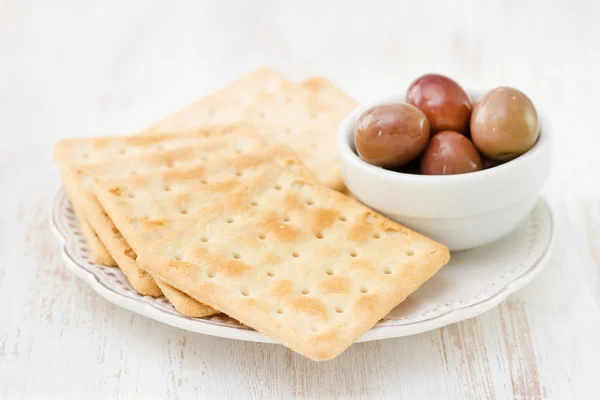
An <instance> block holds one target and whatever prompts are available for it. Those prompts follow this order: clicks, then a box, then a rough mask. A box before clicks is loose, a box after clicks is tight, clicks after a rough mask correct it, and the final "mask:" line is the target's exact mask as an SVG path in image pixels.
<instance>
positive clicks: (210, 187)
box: [88, 146, 309, 317]
mask: <svg viewBox="0 0 600 400" xmlns="http://www.w3.org/2000/svg"><path fill="white" fill-rule="evenodd" d="M213 155H214V153H213ZM132 164H133V165H138V166H139V165H140V164H142V160H138V162H136V163H132ZM271 164H275V165H282V166H286V167H288V168H293V167H298V168H301V166H300V164H301V163H300V161H299V160H298V159H297V156H296V155H295V154H294V153H293V152H291V151H290V150H289V149H288V148H286V147H282V146H275V147H271V148H267V149H264V150H263V151H260V152H255V153H249V154H246V155H241V156H238V157H234V158H225V159H218V160H215V161H207V162H204V163H203V164H202V165H201V166H199V167H196V168H192V169H188V170H169V171H166V172H161V173H155V174H148V175H136V176H131V177H128V178H122V179H112V180H103V181H101V182H100V183H99V184H98V185H97V187H96V189H95V193H96V197H97V199H98V200H99V202H100V204H99V205H100V207H101V208H102V209H103V211H105V212H106V213H107V214H108V215H109V217H110V218H108V217H107V220H108V221H110V223H114V226H113V228H114V229H115V230H116V231H118V232H119V233H120V234H122V235H123V236H124V237H125V239H124V242H125V243H126V244H128V245H130V246H131V250H130V251H129V254H131V255H132V258H131V262H135V261H134V260H135V257H136V256H135V255H136V253H138V254H139V253H140V252H141V251H143V250H144V249H145V248H146V247H148V246H149V245H150V244H152V243H153V242H155V241H157V240H159V239H161V238H162V237H163V236H164V235H165V234H167V233H168V232H169V231H170V230H172V229H176V228H177V227H178V226H180V225H181V224H182V223H184V221H185V220H186V219H187V216H188V215H189V214H191V213H193V212H194V211H195V210H197V209H199V208H202V207H205V206H208V205H212V204H215V203H217V202H220V201H223V200H224V199H225V198H226V197H227V196H228V195H229V193H230V192H231V191H232V190H234V189H235V188H236V186H238V185H239V184H240V183H241V182H243V181H245V180H248V179H251V178H252V177H253V176H255V174H256V172H257V171H259V170H260V169H261V168H262V167H264V166H266V165H271ZM103 168H104V166H100V165H99V166H96V167H95V169H96V170H98V169H103ZM121 168H123V167H122V166H121ZM125 169H126V167H125ZM301 170H302V171H304V169H303V168H302V169H301ZM88 172H89V171H88ZM92 173H93V171H92ZM304 173H305V174H308V172H304ZM306 177H307V178H308V177H309V175H306ZM96 214H97V213H96ZM125 252H127V251H126V250H125ZM156 282H157V284H158V285H159V287H160V288H161V289H163V293H164V294H165V296H166V297H167V299H169V300H170V301H171V303H172V304H173V306H174V307H175V308H176V309H177V310H178V311H179V312H181V313H182V314H184V315H187V316H193V317H202V316H206V315H210V314H213V313H215V311H214V310H212V309H211V308H209V307H208V306H204V305H202V304H200V303H198V302H196V301H195V300H193V299H192V298H190V297H188V296H187V295H186V294H185V293H182V292H180V291H177V290H176V289H174V288H172V287H170V286H169V285H167V284H165V283H164V282H161V280H160V279H156Z"/></svg>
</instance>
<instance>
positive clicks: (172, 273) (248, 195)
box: [104, 166, 450, 360]
mask: <svg viewBox="0 0 600 400" xmlns="http://www.w3.org/2000/svg"><path fill="white" fill-rule="evenodd" d="M109 195H110V191H108V190H106V192H105V193H104V197H108V196H109ZM113 196H114V195H113ZM449 257H450V256H449V252H448V249H447V248H446V247H444V246H442V245H441V244H439V243H436V242H434V241H433V240H431V239H428V238H426V237H424V236H422V235H420V234H418V233H416V232H413V231H411V230H409V229H407V228H405V227H403V226H401V225H399V224H397V223H395V222H393V221H391V220H389V219H387V218H385V217H383V216H381V215H379V214H377V213H376V212H374V211H372V210H370V209H369V208H367V207H365V206H363V205H361V204H360V203H358V202H356V201H354V200H352V199H350V198H348V197H346V196H344V195H343V194H340V193H338V192H336V191H333V190H330V189H328V188H326V187H325V186H323V185H320V184H319V183H317V182H315V181H311V180H308V179H304V178H303V177H301V176H298V174H297V173H294V171H290V170H289V169H286V168H280V167H276V166H269V167H267V168H266V169H265V171H264V172H263V173H262V174H261V175H260V176H258V177H257V178H256V179H255V180H253V181H251V182H249V183H248V184H247V185H244V186H241V187H240V188H239V189H238V190H236V191H235V193H232V194H230V196H229V198H228V199H227V200H226V201H224V202H220V203H217V204H215V205H213V206H211V207H207V208H204V209H200V210H197V211H196V212H195V214H194V215H193V216H192V218H191V221H190V222H189V224H188V225H187V226H185V227H183V228H180V229H176V230H173V231H172V232H171V233H170V234H169V235H168V236H167V237H165V238H164V239H162V240H160V241H159V242H157V243H156V244H154V245H152V246H150V248H149V249H147V250H146V251H143V252H142V253H141V254H140V255H139V258H138V262H139V264H140V265H141V266H142V268H144V269H146V270H147V271H150V272H151V273H152V274H155V275H156V276H158V277H159V278H160V279H162V280H164V281H165V282H168V283H169V284H171V285H172V286H174V287H176V288H177V289H179V290H181V291H183V292H185V293H187V294H188V295H190V296H192V297H194V298H195V299H197V300H198V301H201V302H203V303H205V304H208V305H210V306H212V307H214V308H216V309H218V310H220V311H222V312H224V313H226V314H227V315H229V316H230V317H232V318H235V319H237V320H239V321H240V322H242V323H244V324H246V325H248V326H251V327H253V328H254V329H256V330H258V331H260V332H263V333H265V334H267V335H268V336H270V337H272V338H274V339H276V340H278V341H279V342H281V343H283V344H284V345H286V346H288V347H289V348H291V349H293V350H295V351H297V352H299V353H300V354H303V355H305V356H307V357H309V358H311V359H313V360H327V359H331V358H333V357H335V356H337V355H338V354H340V353H341V352H342V351H343V350H345V349H346V348H347V347H348V346H350V345H351V344H352V343H353V342H354V341H355V340H357V339H358V338H359V337H360V336H361V335H362V334H364V333H365V332H366V331H368V330H369V329H370V328H371V327H373V325H375V323H377V321H379V320H380V319H381V318H383V317H385V315H386V314H387V313H388V312H389V311H390V310H391V309H392V308H394V307H395V306H397V305H398V304H399V303H400V302H402V301H403V300H404V299H405V298H406V297H407V296H408V295H409V294H410V293H412V292H413V291H414V290H416V289H417V288H418V287H419V286H420V285H421V284H422V283H423V282H425V281H426V280H428V279H429V278H431V277H432V276H433V274H435V273H436V272H437V271H438V270H439V269H440V268H441V267H442V266H443V265H444V264H446V263H447V262H448V260H449Z"/></svg>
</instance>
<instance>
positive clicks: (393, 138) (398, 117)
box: [354, 103, 429, 167]
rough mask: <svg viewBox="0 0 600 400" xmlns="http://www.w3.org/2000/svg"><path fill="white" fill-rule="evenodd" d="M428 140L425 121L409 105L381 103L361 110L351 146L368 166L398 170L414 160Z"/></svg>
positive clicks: (421, 115) (420, 114)
mask: <svg viewBox="0 0 600 400" xmlns="http://www.w3.org/2000/svg"><path fill="white" fill-rule="evenodd" d="M428 140H429V122H428V121H427V118H426V117H425V114H423V113H422V112H421V111H420V110H419V109H418V108H416V107H414V106H411V105H410V104H405V103H397V104H383V105H379V106H375V107H373V108H370V109H369V110H367V111H365V112H364V113H363V114H362V115H361V116H360V118H359V119H358V121H357V123H356V127H355V130H354V143H355V144H356V151H357V152H358V155H359V156H360V157H361V158H362V159H363V160H365V161H366V162H368V163H369V164H373V165H377V166H380V167H398V166H401V165H404V164H406V163H408V162H409V161H411V160H412V159H414V158H415V157H417V156H418V155H419V154H420V153H421V152H422V151H423V149H424V148H425V146H426V145H427V141H428Z"/></svg>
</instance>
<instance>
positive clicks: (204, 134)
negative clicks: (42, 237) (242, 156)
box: [55, 124, 258, 296]
mask: <svg viewBox="0 0 600 400" xmlns="http://www.w3.org/2000/svg"><path fill="white" fill-rule="evenodd" d="M235 133H237V134H240V135H246V136H248V137H249V139H248V140H251V139H252V138H258V136H257V134H256V130H255V128H254V127H252V126H251V125H248V124H237V125H231V126H221V127H210V128H204V129H197V130H195V131H191V132H187V133H181V134H167V135H165V134H160V135H151V136H116V137H102V138H82V139H65V140H61V141H60V142H58V143H57V145H56V147H55V157H56V159H57V162H58V165H59V168H60V170H61V175H62V177H63V182H64V184H65V188H66V190H67V194H68V195H69V198H70V199H71V202H72V204H73V208H74V209H75V210H76V212H77V211H79V212H78V217H79V218H80V221H84V222H83V224H82V228H83V229H85V227H86V226H87V227H88V228H90V227H91V228H94V230H95V232H94V230H92V229H88V235H87V236H88V237H86V239H88V238H92V239H89V240H90V242H88V245H89V246H90V247H91V248H100V246H102V248H103V247H104V246H103V244H102V243H101V242H100V241H97V242H95V241H94V239H93V238H95V237H96V234H98V235H99V236H100V239H102V240H103V241H105V242H106V241H110V242H111V243H112V245H111V246H110V247H111V248H110V249H108V250H109V252H110V253H111V255H112V257H114V258H115V260H116V261H117V263H118V264H119V266H120V267H121V269H122V270H123V272H124V273H125V275H126V276H127V278H128V280H129V281H130V283H131V284H132V286H133V287H134V288H135V289H136V290H137V291H138V292H139V293H141V294H144V295H150V296H160V295H161V291H160V290H159V288H158V287H157V285H156V283H155V282H154V280H153V279H152V278H151V277H150V276H148V274H147V273H146V272H145V271H142V270H139V269H138V268H137V265H134V264H132V263H131V259H130V257H128V256H127V254H126V253H125V251H126V250H127V249H128V248H129V246H128V245H127V244H126V243H125V241H124V240H123V239H122V238H121V237H120V233H119V232H118V231H117V230H116V229H113V228H114V227H113V226H111V225H112V224H110V223H105V220H106V219H108V218H107V217H106V215H104V213H103V212H102V210H101V209H99V208H98V207H97V202H96V200H95V198H94V197H93V196H92V195H91V194H90V192H89V190H87V189H86V187H85V185H84V184H83V182H82V181H81V174H80V173H79V172H78V171H81V170H83V169H85V168H87V167H90V168H92V166H93V165H95V164H97V163H104V164H105V165H106V164H108V165H109V166H110V168H109V171H106V169H105V171H104V173H109V172H110V173H111V174H113V175H111V176H113V177H114V174H123V173H125V172H126V171H125V170H124V168H123V167H124V166H125V165H126V161H125V160H127V159H130V158H131V157H135V156H142V157H144V155H150V156H148V157H149V158H148V159H149V160H152V161H159V160H158V159H157V157H156V156H152V155H151V154H152V153H155V152H161V151H165V150H174V151H177V149H179V148H181V146H193V145H197V144H198V143H199V142H201V141H203V140H205V139H206V138H210V137H217V136H226V135H230V134H235ZM257 140H258V139H257ZM225 144H226V145H227V147H231V146H230V143H225ZM176 155H177V157H183V155H184V154H182V153H176ZM166 157H169V152H168V151H167V155H166ZM170 157H171V158H173V156H170ZM158 158H159V157H158ZM195 162H200V160H195ZM88 188H89V186H88ZM91 217H96V224H94V222H92V221H91ZM98 221H100V223H99V222H98ZM89 222H91V225H96V226H90V225H88V223H89ZM98 227H102V228H104V229H102V228H101V229H102V232H99V231H98ZM105 244H106V243H105ZM107 246H108V244H107Z"/></svg>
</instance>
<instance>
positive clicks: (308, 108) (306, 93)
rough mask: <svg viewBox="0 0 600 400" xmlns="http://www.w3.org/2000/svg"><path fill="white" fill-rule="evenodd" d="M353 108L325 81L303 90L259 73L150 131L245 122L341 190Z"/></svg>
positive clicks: (267, 73)
mask: <svg viewBox="0 0 600 400" xmlns="http://www.w3.org/2000/svg"><path fill="white" fill-rule="evenodd" d="M323 93H326V95H323ZM355 106H356V102H355V101H354V100H353V99H351V98H350V97H349V96H348V95H345V94H343V92H342V91H341V89H335V90H334V89H333V86H330V84H328V83H327V82H326V81H325V80H324V79H322V78H320V79H319V80H316V79H315V81H314V82H312V81H310V82H309V83H308V84H306V85H304V86H303V85H298V84H295V83H293V82H290V81H288V80H287V79H285V78H284V77H283V76H281V75H280V74H278V73H276V72H274V71H271V70H267V69H260V70H258V71H255V72H253V73H251V74H249V75H247V76H244V77H242V78H241V79H239V80H238V81H236V82H234V83H232V84H230V85H229V86H227V87H225V88H224V89H221V90H219V91H217V92H215V93H214V94H212V95H209V96H207V97H205V98H203V99H201V100H199V101H197V102H195V103H193V104H191V105H190V106H188V107H186V108H184V109H183V110H181V111H179V112H177V113H175V114H173V115H171V116H169V117H167V118H165V119H163V120H162V121H160V122H158V123H157V124H155V125H154V126H152V127H150V128H149V129H148V130H147V132H156V131H169V130H171V131H177V130H182V129H191V128H194V127H198V126H202V125H204V124H207V123H211V124H212V123H227V122H232V121H237V120H244V121H247V122H250V123H252V124H254V125H256V126H257V127H258V129H259V131H260V133H261V134H262V135H264V136H265V138H266V139H267V140H268V141H269V143H274V144H285V145H288V146H290V147H291V148H293V149H294V151H296V152H297V153H298V155H299V157H300V159H301V160H302V162H303V163H304V164H305V165H306V166H307V167H308V168H309V169H311V170H312V172H313V173H314V174H315V176H316V177H317V179H319V180H320V181H321V182H322V183H323V184H325V185H327V186H329V187H330V188H332V189H336V190H341V189H343V187H344V185H343V180H342V177H341V173H340V170H339V165H338V160H337V156H336V154H337V150H336V131H337V127H338V125H339V123H340V122H341V121H342V119H343V118H344V117H345V115H346V114H347V113H349V112H350V111H351V110H352V109H353V108H354V107H355Z"/></svg>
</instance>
